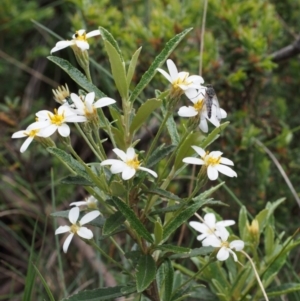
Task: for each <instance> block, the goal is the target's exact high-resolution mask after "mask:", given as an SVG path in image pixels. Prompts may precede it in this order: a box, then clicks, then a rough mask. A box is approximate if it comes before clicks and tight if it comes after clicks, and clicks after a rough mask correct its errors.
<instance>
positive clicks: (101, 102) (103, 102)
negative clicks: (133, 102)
mask: <svg viewBox="0 0 300 301" xmlns="http://www.w3.org/2000/svg"><path fill="white" fill-rule="evenodd" d="M113 103H116V101H115V100H114V99H112V98H110V97H103V98H100V99H98V100H97V101H96V102H95V103H94V107H95V108H103V107H106V106H109V105H112V104H113Z"/></svg>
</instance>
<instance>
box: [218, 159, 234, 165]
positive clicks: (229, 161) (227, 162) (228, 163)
mask: <svg viewBox="0 0 300 301" xmlns="http://www.w3.org/2000/svg"><path fill="white" fill-rule="evenodd" d="M220 163H222V164H226V165H234V164H233V162H232V161H231V160H229V159H227V158H224V157H222V158H221V160H220Z"/></svg>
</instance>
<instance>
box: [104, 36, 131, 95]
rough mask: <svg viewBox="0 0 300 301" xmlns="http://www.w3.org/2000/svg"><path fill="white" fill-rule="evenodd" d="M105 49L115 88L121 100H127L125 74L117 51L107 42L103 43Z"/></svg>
mask: <svg viewBox="0 0 300 301" xmlns="http://www.w3.org/2000/svg"><path fill="white" fill-rule="evenodd" d="M104 45H105V49H106V51H107V54H108V57H109V62H110V67H111V72H112V75H113V78H114V81H115V84H116V86H117V89H118V91H119V93H120V95H121V97H122V98H123V99H127V95H128V87H127V81H126V72H125V66H124V62H123V61H122V58H121V56H120V54H119V53H118V51H117V50H116V49H115V48H114V46H113V45H112V44H111V43H110V42H108V41H107V40H105V41H104Z"/></svg>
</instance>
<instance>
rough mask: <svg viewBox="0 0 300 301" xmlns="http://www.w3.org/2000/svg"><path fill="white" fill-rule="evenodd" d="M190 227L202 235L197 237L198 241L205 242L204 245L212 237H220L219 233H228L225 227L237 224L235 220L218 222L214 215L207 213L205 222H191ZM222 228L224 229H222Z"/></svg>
mask: <svg viewBox="0 0 300 301" xmlns="http://www.w3.org/2000/svg"><path fill="white" fill-rule="evenodd" d="M189 224H190V226H191V227H192V228H194V229H195V230H196V231H198V232H200V233H202V234H200V235H198V236H197V240H203V241H202V243H205V241H206V240H207V239H208V238H210V237H211V236H218V235H219V231H227V230H226V229H225V227H228V226H231V225H234V224H235V221H234V220H225V221H218V222H217V221H216V216H215V215H214V214H213V213H207V214H205V216H204V222H203V223H200V222H195V221H192V222H189ZM221 228H222V229H221Z"/></svg>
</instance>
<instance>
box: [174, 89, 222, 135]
mask: <svg viewBox="0 0 300 301" xmlns="http://www.w3.org/2000/svg"><path fill="white" fill-rule="evenodd" d="M205 89H206V88H205V87H203V88H201V89H199V90H196V89H189V90H187V91H186V93H185V94H186V96H187V97H188V98H189V100H190V101H191V102H192V103H193V106H188V107H187V106H183V107H181V108H179V111H178V115H179V116H181V117H197V118H198V119H199V128H200V130H201V131H202V132H204V133H207V132H208V124H207V120H209V121H210V122H211V123H212V124H213V125H214V126H215V127H218V126H220V120H221V119H223V118H226V117H227V113H226V112H225V111H224V110H223V109H221V108H219V105H218V104H216V105H215V104H213V106H212V114H211V117H210V118H209V117H208V114H207V107H206V103H205V99H204V95H205ZM198 119H197V120H198Z"/></svg>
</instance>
